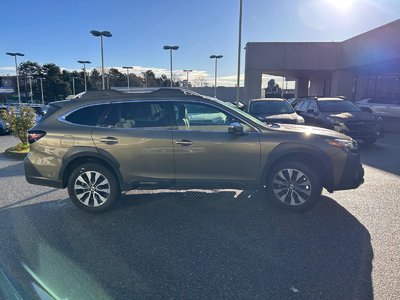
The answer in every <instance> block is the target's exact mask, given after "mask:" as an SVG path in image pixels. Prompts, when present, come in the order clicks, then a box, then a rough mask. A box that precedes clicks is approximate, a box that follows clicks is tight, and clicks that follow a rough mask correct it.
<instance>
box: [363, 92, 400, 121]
mask: <svg viewBox="0 0 400 300" xmlns="http://www.w3.org/2000/svg"><path fill="white" fill-rule="evenodd" d="M356 104H357V105H358V106H359V107H362V108H370V109H371V111H372V112H374V113H376V114H378V115H379V116H381V117H391V118H400V98H393V97H373V98H366V99H362V100H360V101H358V102H357V103H356Z"/></svg>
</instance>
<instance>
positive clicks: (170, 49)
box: [163, 46, 179, 87]
mask: <svg viewBox="0 0 400 300" xmlns="http://www.w3.org/2000/svg"><path fill="white" fill-rule="evenodd" d="M163 49H164V50H169V62H170V67H171V87H172V86H173V85H172V50H178V49H179V46H164V47H163Z"/></svg>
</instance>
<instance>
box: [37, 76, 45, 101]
mask: <svg viewBox="0 0 400 300" xmlns="http://www.w3.org/2000/svg"><path fill="white" fill-rule="evenodd" d="M38 79H39V80H40V91H41V92H42V105H44V94H43V80H44V78H43V77H39V78H38Z"/></svg>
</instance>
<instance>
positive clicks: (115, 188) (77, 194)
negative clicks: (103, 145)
mask: <svg viewBox="0 0 400 300" xmlns="http://www.w3.org/2000/svg"><path fill="white" fill-rule="evenodd" d="M98 174H100V175H98ZM96 177H97V180H96ZM78 178H79V180H78ZM103 179H105V180H103ZM86 182H90V185H88V184H86ZM85 184H86V185H85ZM68 194H69V197H70V199H71V200H72V203H74V204H75V205H76V206H77V207H79V208H80V209H82V210H84V211H86V212H89V213H100V212H104V211H106V210H108V209H109V208H110V207H111V206H112V205H113V204H114V203H115V202H116V201H117V200H118V199H119V198H120V196H121V190H120V186H119V183H118V180H117V178H116V177H115V175H114V173H113V172H112V171H111V170H109V169H108V168H107V167H105V166H103V165H101V164H98V163H85V164H83V165H81V166H79V167H77V168H76V169H75V170H74V171H72V173H71V175H70V177H69V180H68ZM103 199H106V200H103Z"/></svg>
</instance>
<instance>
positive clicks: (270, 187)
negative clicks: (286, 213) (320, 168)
mask: <svg viewBox="0 0 400 300" xmlns="http://www.w3.org/2000/svg"><path fill="white" fill-rule="evenodd" d="M290 170H292V171H290ZM281 172H282V173H281ZM289 172H291V174H292V176H290V173H289ZM301 174H302V175H303V176H302V175H301ZM280 175H283V178H282V176H280ZM281 179H283V180H281ZM296 179H297V180H296ZM266 188H267V193H268V196H269V198H270V199H271V200H272V202H273V203H274V204H275V205H277V206H278V207H280V208H284V209H287V210H291V211H306V210H309V209H310V208H312V207H313V206H314V205H315V204H316V203H317V202H318V201H319V199H320V198H321V193H322V183H321V178H320V176H318V174H317V173H316V172H315V171H314V170H313V169H312V168H310V167H308V166H307V165H305V164H303V163H300V162H296V161H287V162H282V163H278V164H277V165H275V166H273V167H272V169H271V170H270V172H268V178H267V184H266Z"/></svg>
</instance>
